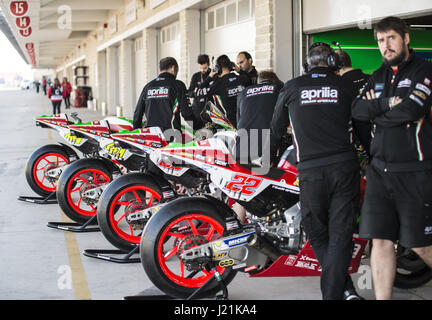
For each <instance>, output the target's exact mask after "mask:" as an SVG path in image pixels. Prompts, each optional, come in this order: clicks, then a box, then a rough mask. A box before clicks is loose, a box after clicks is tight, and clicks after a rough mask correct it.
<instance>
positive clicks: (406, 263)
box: [394, 247, 432, 289]
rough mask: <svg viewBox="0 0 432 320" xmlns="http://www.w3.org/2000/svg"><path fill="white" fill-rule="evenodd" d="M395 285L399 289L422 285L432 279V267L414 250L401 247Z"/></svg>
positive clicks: (398, 251)
mask: <svg viewBox="0 0 432 320" xmlns="http://www.w3.org/2000/svg"><path fill="white" fill-rule="evenodd" d="M396 261H397V269H396V276H395V281H394V286H395V287H396V288H399V289H413V288H418V287H421V286H423V285H425V284H427V283H428V282H429V281H431V280H432V268H430V267H429V266H427V265H426V263H424V262H423V260H422V259H421V258H420V257H419V256H418V255H417V254H416V253H415V252H413V251H412V250H408V249H405V248H401V247H399V248H398V250H397V260H396Z"/></svg>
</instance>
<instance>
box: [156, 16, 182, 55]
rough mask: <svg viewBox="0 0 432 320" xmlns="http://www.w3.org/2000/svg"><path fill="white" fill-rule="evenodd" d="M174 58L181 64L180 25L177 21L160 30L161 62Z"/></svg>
mask: <svg viewBox="0 0 432 320" xmlns="http://www.w3.org/2000/svg"><path fill="white" fill-rule="evenodd" d="M165 57H173V58H175V59H176V60H177V62H179V63H180V25H179V22H178V21H176V22H174V23H171V24H169V25H166V26H164V27H162V28H161V29H160V34H159V60H160V59H162V58H165Z"/></svg>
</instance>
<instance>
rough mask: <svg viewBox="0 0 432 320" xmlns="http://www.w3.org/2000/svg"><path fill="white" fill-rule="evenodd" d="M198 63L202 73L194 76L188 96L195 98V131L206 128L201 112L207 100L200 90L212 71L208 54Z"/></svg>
mask: <svg viewBox="0 0 432 320" xmlns="http://www.w3.org/2000/svg"><path fill="white" fill-rule="evenodd" d="M197 62H198V65H199V68H200V71H199V72H197V73H195V74H194V75H193V76H192V79H191V82H190V85H189V89H188V94H189V97H194V101H193V104H192V110H193V113H194V117H195V121H196V123H195V124H194V125H195V129H200V128H202V127H203V126H204V122H203V121H202V120H201V112H202V110H203V108H204V105H205V102H206V99H205V97H204V96H200V95H199V94H198V90H199V89H201V85H202V84H203V83H204V81H205V80H206V79H207V78H208V76H209V74H210V72H211V69H210V58H209V56H208V55H206V54H202V55H199V56H198V61H197Z"/></svg>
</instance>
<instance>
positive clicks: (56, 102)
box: [48, 78, 63, 114]
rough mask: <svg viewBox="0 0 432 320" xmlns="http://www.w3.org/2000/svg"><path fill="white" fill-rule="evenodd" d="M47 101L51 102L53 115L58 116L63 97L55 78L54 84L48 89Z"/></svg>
mask: <svg viewBox="0 0 432 320" xmlns="http://www.w3.org/2000/svg"><path fill="white" fill-rule="evenodd" d="M48 99H50V100H51V103H52V105H53V114H59V113H60V107H61V103H62V100H63V95H62V87H61V84H60V81H59V79H58V78H55V79H54V83H53V84H52V85H51V86H50V87H49V88H48Z"/></svg>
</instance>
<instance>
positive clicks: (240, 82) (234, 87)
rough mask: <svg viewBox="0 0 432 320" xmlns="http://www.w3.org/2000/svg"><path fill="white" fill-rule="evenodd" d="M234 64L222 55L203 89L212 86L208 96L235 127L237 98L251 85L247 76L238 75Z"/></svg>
mask: <svg viewBox="0 0 432 320" xmlns="http://www.w3.org/2000/svg"><path fill="white" fill-rule="evenodd" d="M233 65H234V64H233V63H232V62H231V61H230V59H229V58H228V56H226V55H222V56H220V57H218V58H217V60H216V67H215V70H212V71H211V72H210V74H209V77H208V78H207V80H206V81H205V82H204V84H203V85H202V87H207V86H208V85H209V84H210V87H209V92H208V93H207V95H208V96H209V97H212V98H213V100H214V102H215V103H216V104H217V105H219V106H220V107H221V108H222V110H223V111H224V112H225V115H226V116H227V119H228V121H229V122H231V124H232V125H233V126H235V125H236V124H237V96H238V95H239V94H240V93H241V92H242V91H243V89H244V88H245V87H247V86H248V85H249V84H250V80H249V78H248V77H247V76H246V75H240V76H238V75H236V74H235V73H234V72H232V70H233Z"/></svg>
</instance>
